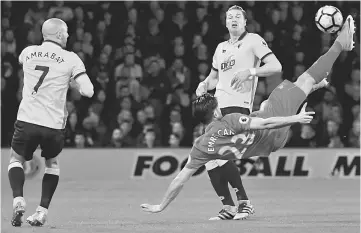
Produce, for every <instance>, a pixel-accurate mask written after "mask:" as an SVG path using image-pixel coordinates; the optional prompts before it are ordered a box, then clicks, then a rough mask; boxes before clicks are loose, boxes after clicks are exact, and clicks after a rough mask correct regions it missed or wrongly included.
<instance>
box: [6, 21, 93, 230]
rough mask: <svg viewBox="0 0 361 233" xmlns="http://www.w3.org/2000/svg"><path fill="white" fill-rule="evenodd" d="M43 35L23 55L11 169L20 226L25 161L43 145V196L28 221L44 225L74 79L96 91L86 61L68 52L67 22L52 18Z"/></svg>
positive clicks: (85, 91) (15, 222)
mask: <svg viewBox="0 0 361 233" xmlns="http://www.w3.org/2000/svg"><path fill="white" fill-rule="evenodd" d="M42 34H43V38H44V42H43V43H42V44H41V45H32V46H29V47H27V48H25V49H24V50H23V51H22V52H21V54H20V56H19V62H20V64H22V66H23V70H24V87H23V98H22V100H21V103H20V106H19V110H18V116H17V120H16V122H15V132H14V135H13V139H12V142H11V152H10V164H9V167H8V174H9V181H10V186H11V189H12V191H13V197H14V200H13V217H12V220H11V224H12V225H13V226H21V224H22V216H23V214H24V212H25V207H26V203H25V199H24V197H23V187H24V182H25V176H24V170H23V164H24V162H25V161H29V160H31V159H32V158H33V153H34V151H35V150H36V149H37V147H38V146H39V145H40V148H41V150H42V152H41V156H42V157H44V158H45V174H44V177H43V181H42V192H41V200H40V205H39V207H38V208H37V209H36V212H35V213H34V214H33V215H31V216H29V217H28V218H27V220H26V221H27V222H28V223H29V224H30V225H32V226H42V225H43V224H44V223H45V221H46V217H47V214H48V208H49V205H50V201H51V199H52V197H53V194H54V192H55V189H56V187H57V185H58V181H59V173H60V168H59V162H58V155H59V154H60V152H61V151H62V149H63V146H64V133H63V132H64V128H65V124H66V120H67V115H68V113H67V110H66V106H65V104H66V95H67V92H68V88H69V83H70V82H71V81H75V84H76V85H77V88H78V90H79V91H80V93H81V94H82V95H83V96H87V97H92V96H93V93H94V91H93V85H92V83H91V82H90V79H89V77H88V76H87V75H86V73H85V72H86V71H85V67H84V64H83V62H82V61H81V60H80V58H79V57H78V56H77V55H76V54H75V53H73V52H69V51H66V50H64V48H65V46H66V43H67V39H68V36H69V35H68V27H67V25H66V23H65V22H64V21H62V20H60V19H56V18H52V19H48V20H46V21H45V22H44V24H43V26H42Z"/></svg>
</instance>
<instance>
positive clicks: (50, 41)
mask: <svg viewBox="0 0 361 233" xmlns="http://www.w3.org/2000/svg"><path fill="white" fill-rule="evenodd" d="M44 42H49V43H53V44H56V45H58V46H60V47H61V48H63V46H61V44H59V43H58V42H55V41H52V40H44V41H43V43H44Z"/></svg>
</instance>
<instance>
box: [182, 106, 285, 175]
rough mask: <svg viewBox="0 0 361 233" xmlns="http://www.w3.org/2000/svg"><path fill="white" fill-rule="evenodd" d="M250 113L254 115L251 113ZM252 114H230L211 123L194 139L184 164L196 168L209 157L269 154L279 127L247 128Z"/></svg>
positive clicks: (212, 158) (232, 158)
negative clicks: (275, 128) (273, 128)
mask: <svg viewBox="0 0 361 233" xmlns="http://www.w3.org/2000/svg"><path fill="white" fill-rule="evenodd" d="M252 115H253V114H252ZM251 120H252V119H251V117H249V116H246V115H243V114H240V113H232V114H228V115H226V116H224V117H223V118H222V119H220V120H215V121H213V122H212V123H210V124H209V125H208V126H207V128H206V130H205V133H204V134H203V135H202V136H200V137H199V138H198V139H196V141H195V143H194V145H193V147H192V150H191V152H190V158H189V160H188V163H187V165H186V167H188V168H199V167H201V166H202V165H204V164H205V163H207V162H208V161H210V160H214V159H224V160H235V159H242V158H249V157H252V156H268V155H269V154H270V153H271V152H272V151H274V150H275V149H276V148H275V146H274V140H275V138H277V137H279V133H280V132H279V131H278V130H269V129H264V130H250V123H251Z"/></svg>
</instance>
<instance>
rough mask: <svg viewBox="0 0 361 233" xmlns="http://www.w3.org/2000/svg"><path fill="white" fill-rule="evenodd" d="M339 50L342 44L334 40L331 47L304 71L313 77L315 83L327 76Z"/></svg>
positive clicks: (340, 50)
mask: <svg viewBox="0 0 361 233" xmlns="http://www.w3.org/2000/svg"><path fill="white" fill-rule="evenodd" d="M341 52H342V46H341V44H340V42H338V41H335V42H334V43H333V45H332V47H331V48H330V49H329V50H328V51H327V52H326V53H325V54H324V55H322V56H321V57H320V58H319V59H318V60H317V61H316V62H315V63H313V64H312V66H311V67H310V68H309V69H308V70H307V71H306V73H308V74H309V75H311V77H312V78H313V79H315V81H316V83H319V82H320V81H322V79H324V78H326V77H327V75H328V73H329V72H330V70H331V68H332V66H333V63H334V62H335V61H336V59H337V58H338V56H339V55H340V53H341Z"/></svg>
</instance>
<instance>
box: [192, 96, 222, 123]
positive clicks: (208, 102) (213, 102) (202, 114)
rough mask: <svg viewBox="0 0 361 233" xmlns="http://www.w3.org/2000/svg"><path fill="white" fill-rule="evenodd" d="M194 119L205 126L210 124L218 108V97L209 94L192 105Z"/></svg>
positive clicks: (199, 97)
mask: <svg viewBox="0 0 361 233" xmlns="http://www.w3.org/2000/svg"><path fill="white" fill-rule="evenodd" d="M192 105H193V117H194V118H195V119H196V120H198V121H200V122H201V123H203V124H209V123H210V122H211V121H212V119H213V115H214V110H215V109H216V108H217V106H218V101H217V99H216V97H214V96H213V95H211V94H209V93H205V94H203V95H201V96H198V97H197V98H196V99H195V100H194V101H193V103H192Z"/></svg>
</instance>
